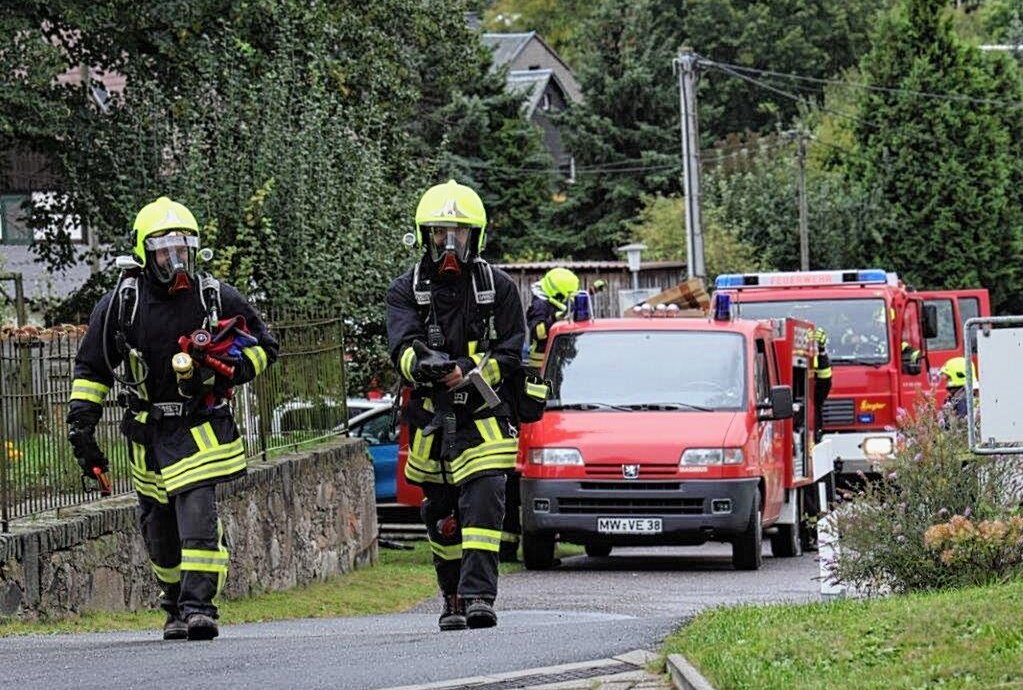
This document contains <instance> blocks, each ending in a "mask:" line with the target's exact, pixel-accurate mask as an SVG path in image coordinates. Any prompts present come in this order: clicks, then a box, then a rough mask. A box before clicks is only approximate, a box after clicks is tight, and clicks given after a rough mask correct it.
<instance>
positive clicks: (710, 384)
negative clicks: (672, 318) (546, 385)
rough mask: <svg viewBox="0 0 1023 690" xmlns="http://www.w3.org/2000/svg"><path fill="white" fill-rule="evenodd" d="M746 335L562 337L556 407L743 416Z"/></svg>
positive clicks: (551, 365) (555, 365)
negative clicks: (740, 413)
mask: <svg viewBox="0 0 1023 690" xmlns="http://www.w3.org/2000/svg"><path fill="white" fill-rule="evenodd" d="M744 342H745V341H744V339H743V337H742V335H740V334H738V333H714V332H700V331H640V330H637V331H590V332H584V333H566V334H564V335H559V336H557V337H556V338H555V339H554V342H553V343H552V344H551V346H550V352H549V353H548V359H547V367H546V369H545V370H544V371H545V374H546V376H547V378H549V379H550V380H551V382H552V383H553V388H554V390H553V392H552V400H550V401H549V402H548V409H559V408H560V409H571V408H575V409H593V410H598V409H621V410H697V411H705V410H741V409H744V408H745V406H746V377H745V376H744V372H745V371H746V354H745V348H744Z"/></svg>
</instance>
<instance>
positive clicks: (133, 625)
mask: <svg viewBox="0 0 1023 690" xmlns="http://www.w3.org/2000/svg"><path fill="white" fill-rule="evenodd" d="M436 591H437V580H436V577H435V575H434V571H433V565H432V562H431V557H430V548H429V546H428V545H427V544H426V542H418V543H416V545H415V548H414V549H413V550H411V551H395V550H390V549H381V550H380V562H379V563H378V564H377V565H376V566H375V567H372V568H362V569H359V570H356V571H354V572H351V573H346V574H344V575H339V576H337V577H334V578H332V579H330V580H326V581H324V582H316V583H313V584H310V585H307V586H305V587H301V588H297V589H293V590H289V591H287V592H268V593H266V594H259V595H256V596H252V597H246V598H244V599H236V600H224V601H222V602H220V618H221V622H222V623H226V624H230V623H255V622H261V621H273V620H287V619H296V618H330V617H335V616H365V615H372V614H381V613H395V612H398V611H403V610H405V609H407V608H409V607H411V606H413V605H414V604H416V603H418V602H420V601H422V600H423V599H426V598H427V597H431V596H433V595H434V594H435V593H436ZM162 625H163V614H162V613H161V612H158V611H137V612H133V613H103V612H95V613H86V614H83V615H81V616H78V617H75V618H70V619H66V620H57V621H40V622H38V623H23V622H20V621H11V620H5V619H3V618H0V637H4V636H8V635H29V634H55V633H70V632H98V631H109V630H152V629H158V628H160V627H161V626H162Z"/></svg>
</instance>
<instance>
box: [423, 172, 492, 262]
mask: <svg viewBox="0 0 1023 690" xmlns="http://www.w3.org/2000/svg"><path fill="white" fill-rule="evenodd" d="M459 226H466V227H469V228H471V229H473V233H472V235H473V237H472V240H471V244H472V245H473V246H471V247H470V248H471V249H472V250H474V252H475V253H476V255H477V256H478V255H479V254H480V253H482V252H483V247H484V246H485V245H486V228H487V211H486V209H485V208H483V200H482V199H480V197H479V194H477V193H476V192H475V191H473V190H472V189H471V188H469V187H466V186H465V185H461V184H458V183H457V182H455V181H454V180H448V181H447V182H445V183H443V184H438V185H434V186H433V187H430V188H429V189H427V190H426V193H425V194H423V197H422V198H421V199H420V200H419V206H418V207H416V246H417V247H420V248H422V246H423V243H424V242H425V241H426V238H425V235H426V233H428V232H430V228H437V227H441V228H444V227H459Z"/></svg>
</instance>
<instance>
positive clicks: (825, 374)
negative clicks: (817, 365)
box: [817, 367, 831, 379]
mask: <svg viewBox="0 0 1023 690" xmlns="http://www.w3.org/2000/svg"><path fill="white" fill-rule="evenodd" d="M817 378H819V379H830V378H831V367H828V368H827V369H821V370H819V371H818V372H817Z"/></svg>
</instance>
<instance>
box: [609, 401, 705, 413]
mask: <svg viewBox="0 0 1023 690" xmlns="http://www.w3.org/2000/svg"><path fill="white" fill-rule="evenodd" d="M626 407H628V408H629V409H630V410H697V411H699V412H713V411H714V408H712V407H705V406H703V405H694V404H692V403H684V402H650V403H632V404H631V405H626Z"/></svg>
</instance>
